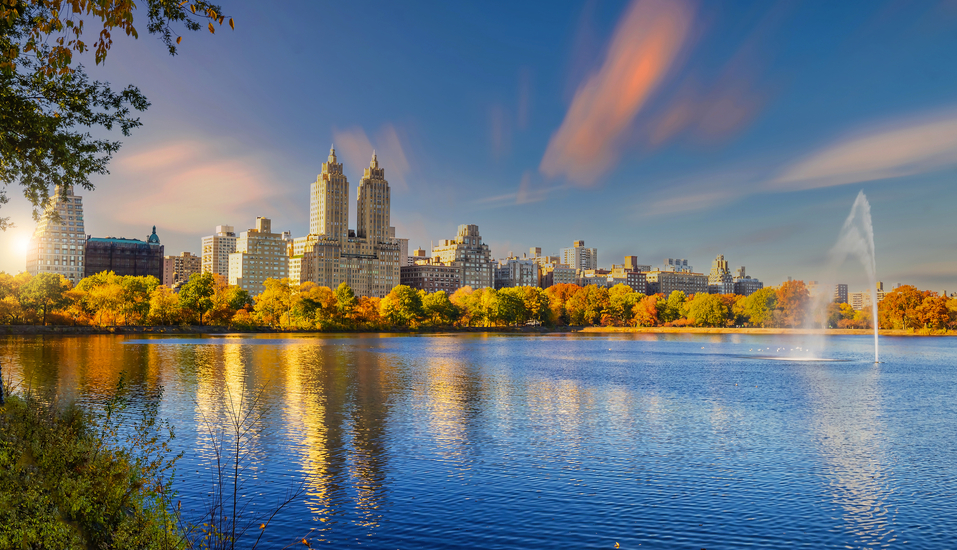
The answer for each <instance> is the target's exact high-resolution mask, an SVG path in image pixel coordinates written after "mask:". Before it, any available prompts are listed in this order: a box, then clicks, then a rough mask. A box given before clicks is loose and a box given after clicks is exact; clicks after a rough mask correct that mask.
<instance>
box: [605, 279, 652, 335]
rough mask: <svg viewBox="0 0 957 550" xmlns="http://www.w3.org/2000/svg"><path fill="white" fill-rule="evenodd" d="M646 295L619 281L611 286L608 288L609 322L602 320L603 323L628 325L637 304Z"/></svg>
mask: <svg viewBox="0 0 957 550" xmlns="http://www.w3.org/2000/svg"><path fill="white" fill-rule="evenodd" d="M644 297H645V295H644V294H639V293H637V292H634V291H633V290H632V289H631V287H630V286H628V285H625V284H621V283H618V284H617V285H615V286H613V287H611V288H610V289H608V310H607V317H608V322H607V323H606V322H602V324H603V325H606V324H608V325H614V326H616V327H622V326H625V325H627V324H628V322H629V321H631V318H632V316H633V313H632V310H633V309H634V307H635V305H636V304H637V303H638V302H639V301H640V300H641V299H642V298H644Z"/></svg>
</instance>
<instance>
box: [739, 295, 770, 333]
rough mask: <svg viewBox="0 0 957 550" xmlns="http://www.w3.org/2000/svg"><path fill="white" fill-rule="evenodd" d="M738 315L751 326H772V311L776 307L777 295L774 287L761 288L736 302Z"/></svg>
mask: <svg viewBox="0 0 957 550" xmlns="http://www.w3.org/2000/svg"><path fill="white" fill-rule="evenodd" d="M737 307H738V309H739V314H740V315H743V316H744V317H746V318H747V319H748V322H749V323H750V324H751V325H752V326H758V327H769V326H772V325H773V324H774V311H775V310H776V309H777V307H778V293H777V289H775V288H774V287H767V288H762V289H760V290H758V291H756V292H754V293H752V294H751V295H750V296H745V298H744V299H743V300H741V301H739V302H738V304H737Z"/></svg>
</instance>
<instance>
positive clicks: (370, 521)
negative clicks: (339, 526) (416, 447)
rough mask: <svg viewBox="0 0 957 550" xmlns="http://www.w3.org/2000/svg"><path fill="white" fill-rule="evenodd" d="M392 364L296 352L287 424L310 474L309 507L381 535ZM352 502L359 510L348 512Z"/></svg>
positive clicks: (322, 349) (289, 366)
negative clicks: (389, 368)
mask: <svg viewBox="0 0 957 550" xmlns="http://www.w3.org/2000/svg"><path fill="white" fill-rule="evenodd" d="M388 361H389V356H386V355H381V354H378V353H371V352H367V351H363V350H351V349H349V350H346V349H344V348H343V347H342V346H333V345H325V346H319V347H313V346H289V347H287V348H286V349H284V351H283V358H282V360H281V361H280V362H279V364H282V365H283V367H284V371H285V372H284V374H285V385H286V388H285V392H284V395H285V399H286V404H285V407H284V411H285V412H284V424H285V425H286V426H287V429H288V430H289V432H290V433H291V434H299V435H300V438H301V440H300V441H299V442H298V444H297V445H296V449H298V451H299V454H300V463H301V465H302V469H303V471H304V472H305V473H306V474H307V476H308V478H307V505H308V506H309V508H310V510H311V511H312V512H313V513H314V514H316V515H317V516H319V518H320V519H322V520H323V521H326V520H327V519H328V518H330V517H334V516H340V517H341V516H347V515H355V516H356V518H355V519H354V521H355V522H356V523H357V524H359V525H363V526H365V527H368V528H370V529H371V528H375V527H378V525H379V523H380V522H381V519H382V510H383V506H384V505H385V499H386V490H385V486H384V483H385V475H386V474H385V470H386V462H387V459H388V452H387V449H386V441H385V437H386V421H387V419H388V418H387V417H388V406H389V405H388V403H389V399H390V395H391V390H390V387H389V385H388V384H387V379H388V377H387V376H385V375H384V372H385V371H386V370H387V365H386V364H384V363H387V362H388ZM348 501H351V502H352V503H353V505H354V507H351V508H347V507H345V504H346V502H348Z"/></svg>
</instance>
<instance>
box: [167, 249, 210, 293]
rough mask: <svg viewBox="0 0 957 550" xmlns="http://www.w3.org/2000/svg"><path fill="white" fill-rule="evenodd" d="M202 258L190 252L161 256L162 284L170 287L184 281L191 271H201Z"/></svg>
mask: <svg viewBox="0 0 957 550" xmlns="http://www.w3.org/2000/svg"><path fill="white" fill-rule="evenodd" d="M202 270H203V260H202V258H201V257H199V256H194V255H193V253H192V252H183V253H182V254H180V255H179V256H163V284H164V285H166V286H168V287H171V288H172V286H173V285H174V284H176V283H185V282H186V281H188V280H189V276H190V275H192V274H193V273H201V272H202Z"/></svg>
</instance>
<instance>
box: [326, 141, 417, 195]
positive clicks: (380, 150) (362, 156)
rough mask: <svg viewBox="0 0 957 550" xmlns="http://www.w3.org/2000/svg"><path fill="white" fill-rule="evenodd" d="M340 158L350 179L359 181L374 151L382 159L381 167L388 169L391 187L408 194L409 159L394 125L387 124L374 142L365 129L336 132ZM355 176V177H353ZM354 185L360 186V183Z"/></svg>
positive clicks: (356, 182) (336, 143) (386, 171)
mask: <svg viewBox="0 0 957 550" xmlns="http://www.w3.org/2000/svg"><path fill="white" fill-rule="evenodd" d="M332 136H333V139H334V140H335V146H336V154H337V155H339V156H341V157H342V160H343V164H345V166H344V168H343V169H344V170H345V172H346V175H347V176H349V177H350V178H351V177H356V178H358V177H359V176H361V174H362V171H363V170H365V169H366V168H368V166H369V161H370V160H372V151H373V150H374V151H375V152H376V156H378V158H379V166H380V167H382V168H384V169H385V177H386V179H387V180H389V185H390V186H391V187H392V188H393V189H396V190H397V191H408V190H409V184H408V182H407V181H406V177H407V176H408V175H409V171H410V166H409V158H408V156H406V153H405V147H403V145H402V143H403V141H404V140H403V139H401V138H400V137H399V132H398V131H397V130H396V128H395V126H393V125H392V124H385V125H383V126H382V127H381V128H379V130H378V131H377V132H376V133H375V136H374V139H370V138H369V135H368V134H366V131H365V130H363V129H362V128H360V127H358V126H355V127H352V128H347V129H345V130H338V129H335V130H333V132H332ZM353 174H355V176H353ZM353 183H355V184H358V183H359V182H358V179H356V181H354V182H353Z"/></svg>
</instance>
